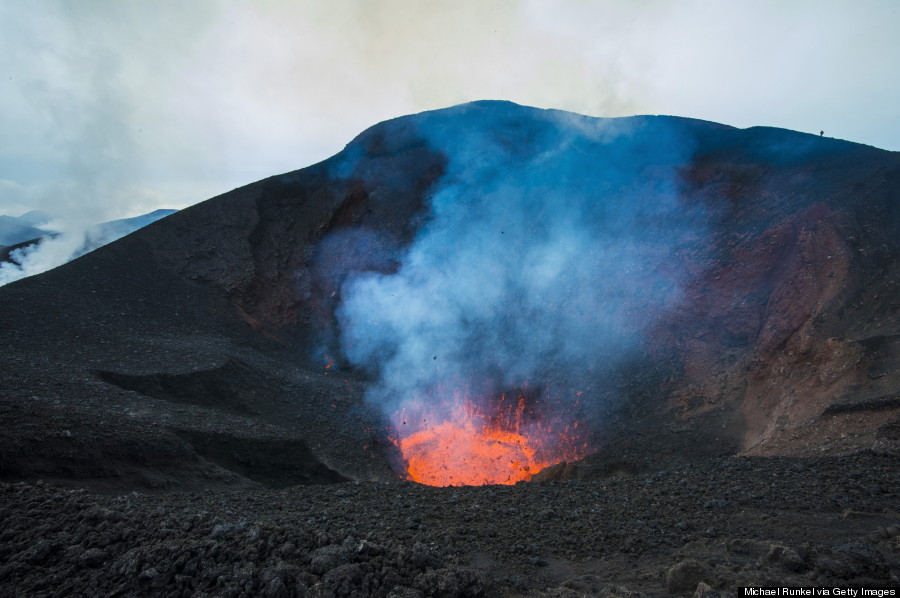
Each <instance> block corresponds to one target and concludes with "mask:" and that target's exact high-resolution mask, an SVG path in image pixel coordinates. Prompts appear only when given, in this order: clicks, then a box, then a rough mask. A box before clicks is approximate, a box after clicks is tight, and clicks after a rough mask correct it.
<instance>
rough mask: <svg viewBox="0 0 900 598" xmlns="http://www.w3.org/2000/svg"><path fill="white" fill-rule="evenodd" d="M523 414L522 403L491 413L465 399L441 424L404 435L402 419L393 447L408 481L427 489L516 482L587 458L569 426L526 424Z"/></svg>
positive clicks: (422, 424)
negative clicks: (550, 427)
mask: <svg viewBox="0 0 900 598" xmlns="http://www.w3.org/2000/svg"><path fill="white" fill-rule="evenodd" d="M501 404H502V401H501ZM523 412H524V401H523V400H522V399H520V400H519V401H518V404H517V407H516V408H515V409H513V410H511V411H506V412H504V411H503V410H499V411H497V410H495V411H494V412H493V413H491V414H490V415H488V414H485V413H484V412H483V411H481V410H479V409H478V408H477V407H476V406H475V404H474V403H472V402H471V401H465V402H463V403H462V404H460V405H459V406H457V407H455V408H452V409H451V410H450V413H449V415H448V416H447V417H446V418H444V419H440V418H438V419H437V423H428V419H427V418H426V419H425V420H420V425H419V426H418V427H417V428H418V429H416V430H415V431H412V432H408V433H407V435H405V436H404V435H403V432H404V431H406V430H405V429H406V428H407V427H408V426H407V420H408V419H410V418H408V417H406V416H403V415H400V416H399V417H398V419H399V420H400V423H401V425H400V426H398V428H399V429H398V437H397V438H395V440H394V443H395V444H396V445H397V447H398V448H399V449H400V452H401V454H402V455H403V458H404V460H405V464H406V476H407V478H408V479H410V480H413V481H415V482H419V483H421V484H426V485H429V486H481V485H485V484H515V483H516V482H521V481H527V480H530V479H531V477H532V476H533V475H534V474H536V473H537V472H539V471H540V470H542V469H544V468H545V467H548V466H550V465H553V464H555V463H559V462H561V461H565V460H572V459H577V458H580V457H583V456H584V454H585V453H586V445H584V444H582V445H581V446H580V447H578V448H575V444H576V442H575V439H574V437H573V435H571V434H569V428H568V427H566V428H565V429H563V430H562V431H561V432H554V431H553V430H552V429H548V428H547V427H541V426H539V425H536V424H534V422H529V424H530V425H526V423H525V422H523ZM432 421H434V420H432ZM410 427H411V426H410Z"/></svg>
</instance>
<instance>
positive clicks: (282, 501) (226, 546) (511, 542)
mask: <svg viewBox="0 0 900 598" xmlns="http://www.w3.org/2000/svg"><path fill="white" fill-rule="evenodd" d="M898 482H900V456H897V455H894V454H878V453H873V452H863V453H858V454H855V455H851V456H843V457H824V458H820V459H803V460H798V459H787V458H762V457H756V458H748V457H743V458H742V457H731V458H723V459H715V460H709V461H704V462H701V463H696V464H693V465H688V466H685V467H682V468H679V469H673V470H670V471H659V472H656V473H652V474H640V475H633V476H623V477H612V478H606V479H598V480H571V481H567V482H545V483H520V484H518V485H516V486H484V487H470V488H432V487H426V486H420V485H417V484H413V483H408V482H396V483H374V482H348V483H341V484H333V485H320V486H294V487H290V488H286V489H283V490H242V491H235V492H214V491H211V490H209V491H202V492H194V493H187V492H179V493H166V494H141V493H131V494H127V495H118V496H112V495H102V494H93V493H91V492H88V491H86V490H81V489H72V488H63V487H56V486H53V485H50V484H44V483H40V482H39V483H37V484H34V485H29V484H25V483H16V484H3V485H0V521H3V528H2V530H0V595H2V596H28V597H38V596H110V597H112V596H230V597H238V596H263V597H287V596H298V597H326V596H348V597H351V596H352V597H357V596H358V597H363V596H373V597H388V596H391V597H397V598H399V597H403V598H413V597H426V596H440V597H463V596H502V597H509V598H512V597H519V596H535V597H544V598H550V597H553V598H574V597H577V596H659V595H670V594H676V595H694V594H695V593H698V594H700V595H706V596H714V595H716V593H720V594H722V595H727V594H728V593H735V592H736V591H737V588H738V587H741V586H747V585H766V586H771V585H793V586H810V585H827V586H846V585H877V586H885V585H894V586H897V585H900V483H898Z"/></svg>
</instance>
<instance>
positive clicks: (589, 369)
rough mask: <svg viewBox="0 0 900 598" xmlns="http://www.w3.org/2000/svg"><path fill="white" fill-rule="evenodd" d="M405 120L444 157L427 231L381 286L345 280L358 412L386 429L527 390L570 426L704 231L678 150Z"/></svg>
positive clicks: (682, 146) (660, 305)
mask: <svg viewBox="0 0 900 598" xmlns="http://www.w3.org/2000/svg"><path fill="white" fill-rule="evenodd" d="M416 118H417V124H418V134H419V135H420V136H422V137H424V138H425V139H427V141H428V143H429V145H430V146H431V147H432V148H433V149H434V150H436V151H439V152H442V153H443V154H444V155H445V156H446V157H447V167H446V170H445V172H444V175H443V177H442V178H441V179H440V180H439V181H438V183H437V184H435V185H434V186H433V187H432V189H431V193H430V197H429V201H428V217H427V220H426V221H425V224H424V225H423V226H422V227H421V228H420V229H419V231H418V233H417V236H416V238H415V239H414V241H413V242H412V243H411V244H410V245H409V246H408V247H407V248H406V250H405V253H403V254H402V255H400V256H392V257H393V258H395V259H397V261H398V263H399V266H398V267H397V268H396V269H395V270H394V271H392V273H383V272H374V271H367V272H357V273H355V274H353V275H352V276H350V277H349V278H348V279H347V280H346V281H345V282H344V285H343V288H342V289H341V297H342V303H341V305H340V306H339V308H338V312H337V317H338V322H339V326H340V335H341V336H340V343H341V347H342V350H343V353H344V356H345V357H346V359H347V360H348V361H349V362H350V363H351V364H353V365H355V366H357V367H361V368H364V369H366V370H367V371H369V372H370V373H371V374H372V375H373V377H375V378H376V379H377V382H375V383H374V384H373V385H372V386H371V387H370V389H369V391H368V394H367V397H368V400H369V401H371V402H373V403H375V404H377V405H379V406H381V407H382V408H383V409H384V412H385V413H386V414H388V415H389V416H390V415H391V414H396V413H399V412H401V411H402V410H403V409H404V408H406V407H410V406H411V405H414V404H418V403H420V402H422V401H426V402H429V401H430V402H432V403H434V404H435V405H437V404H439V403H441V402H448V401H449V402H453V400H454V399H453V398H452V395H453V394H454V393H459V391H460V390H461V389H462V390H463V392H464V393H466V392H475V394H478V395H480V396H481V397H487V396H489V395H491V394H493V393H500V392H504V391H509V390H511V389H523V388H527V389H531V390H532V391H533V392H536V394H537V395H538V396H544V395H546V396H550V395H552V397H553V404H554V405H555V407H554V409H556V410H557V411H563V412H564V411H567V410H571V415H570V416H567V417H576V414H575V410H574V405H575V403H576V402H577V401H584V402H587V403H595V404H596V403H598V402H602V401H608V400H611V398H612V397H611V395H610V392H611V391H610V389H605V388H600V387H599V386H598V384H597V380H599V379H601V378H602V376H603V374H604V372H608V371H610V370H612V369H613V368H615V367H616V366H617V365H620V364H621V363H623V360H624V359H626V358H627V357H628V356H629V354H630V353H631V352H632V351H633V350H634V349H635V348H636V347H637V346H638V345H639V343H640V341H641V334H642V332H643V331H645V330H646V329H647V327H648V326H651V325H652V324H653V323H654V322H655V321H656V320H657V319H658V318H659V317H660V315H661V314H662V313H663V312H664V311H665V310H666V309H667V308H668V307H669V306H671V305H673V304H674V303H676V302H677V301H678V300H679V298H680V296H681V294H680V290H679V289H680V287H681V285H682V284H683V283H684V282H685V279H686V274H685V272H683V271H681V269H680V268H679V267H678V266H677V265H676V264H677V260H676V259H674V256H675V253H676V251H677V249H678V246H679V243H683V242H684V241H685V239H689V238H691V237H693V236H694V235H697V234H702V233H703V230H704V224H703V213H702V210H700V209H699V208H697V207H694V206H690V205H684V204H683V202H682V200H681V197H680V195H679V181H678V170H679V168H680V167H681V166H683V165H685V164H687V163H688V161H689V160H690V157H691V155H690V154H691V143H690V141H689V139H688V136H686V135H685V134H684V133H683V132H681V131H680V130H678V128H677V127H674V126H673V125H672V124H667V123H665V122H663V120H662V119H655V118H652V117H634V118H626V119H597V118H588V117H581V116H577V115H574V114H570V113H565V112H558V111H542V110H534V109H527V108H523V107H520V106H517V105H515V104H508V103H499V102H490V103H476V104H469V105H464V106H460V107H457V108H454V109H450V110H443V111H438V112H432V113H425V114H422V115H419V116H418V117H416ZM470 398H475V399H476V400H477V399H478V398H479V397H470ZM560 415H561V414H560V413H556V414H554V417H557V418H558V417H560ZM593 423H594V424H595V426H596V425H597V424H598V422H593ZM394 424H395V425H397V424H398V422H396V421H395V422H394Z"/></svg>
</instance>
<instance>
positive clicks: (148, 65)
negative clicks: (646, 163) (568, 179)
mask: <svg viewBox="0 0 900 598" xmlns="http://www.w3.org/2000/svg"><path fill="white" fill-rule="evenodd" d="M898 25H900V2H898V1H896V0H845V1H837V0H772V1H767V0H671V1H662V0H658V1H657V0H357V1H352V0H309V1H290V2H288V1H284V2H276V1H255V2H250V1H245V2H240V1H213V0H191V1H184V0H174V1H165V0H154V1H127V0H106V1H94V0H72V1H49V0H33V1H28V2H25V1H19V0H0V67H2V71H0V139H2V140H3V143H2V144H0V214H10V215H18V214H20V213H22V212H25V211H27V210H29V209H34V208H37V209H44V210H48V211H51V212H53V213H54V214H57V215H62V216H64V217H65V218H72V219H83V220H85V221H91V222H97V221H99V220H102V219H108V218H116V217H124V216H131V215H135V214H139V213H143V212H147V211H150V210H152V209H155V208H157V207H175V208H180V207H184V206H187V205H190V204H192V203H196V202H198V201H202V200H204V199H207V198H209V197H211V196H213V195H215V194H218V193H221V192H224V191H227V190H229V189H232V188H234V187H237V186H240V185H243V184H246V183H249V182H252V181H254V180H258V179H260V178H264V177H266V176H269V175H272V174H277V173H280V172H286V171H290V170H295V169H297V168H301V167H303V166H307V165H309V164H312V163H315V162H318V161H320V160H323V159H325V158H327V157H328V156H330V155H332V154H334V153H335V152H337V151H339V150H340V149H341V148H342V147H343V146H344V145H345V144H346V143H347V142H348V141H350V139H352V138H353V137H354V136H355V135H356V134H358V133H359V132H360V131H362V130H363V129H365V128H367V127H369V126H371V125H373V124H375V123H376V122H379V121H381V120H385V119H387V118H391V117H395V116H400V115H403V114H408V113H412V112H420V111H422V110H427V109H432V108H440V107H445V106H449V105H453V104H457V103H460V102H466V101H470V100H477V99H507V100H512V101H515V102H518V103H521V104H527V105H533V106H540V107H551V108H561V109H566V110H572V111H576V112H580V113H583V114H590V115H595V116H622V115H631V114H675V115H680V116H690V117H695V118H701V119H706V120H713V121H717V122H722V123H726V124H730V125H734V126H738V127H747V126H753V125H772V126H778V127H785V128H790V129H795V130H799V131H806V132H816V133H818V131H819V130H820V129H824V130H825V133H826V135H829V136H834V137H840V138H844V139H849V140H852V141H857V142H860V143H866V144H870V145H875V146H878V147H881V148H885V149H890V150H900V110H898V103H897V102H898V98H900V77H898V76H897V69H898V67H900V35H898V34H897V30H898Z"/></svg>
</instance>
